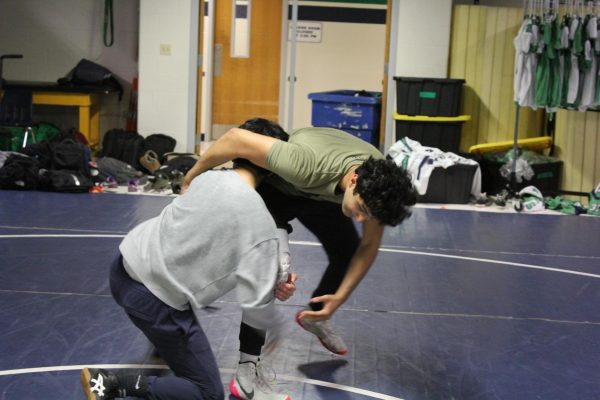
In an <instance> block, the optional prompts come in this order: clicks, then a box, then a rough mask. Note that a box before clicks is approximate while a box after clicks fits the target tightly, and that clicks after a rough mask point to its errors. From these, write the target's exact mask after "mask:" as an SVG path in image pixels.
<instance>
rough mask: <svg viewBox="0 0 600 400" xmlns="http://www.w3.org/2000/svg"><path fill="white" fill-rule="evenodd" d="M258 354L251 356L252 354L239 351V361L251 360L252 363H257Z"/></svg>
mask: <svg viewBox="0 0 600 400" xmlns="http://www.w3.org/2000/svg"><path fill="white" fill-rule="evenodd" d="M258 358H259V356H253V355H252V354H248V353H243V352H241V351H240V363H244V362H248V361H252V362H253V363H254V364H256V363H258Z"/></svg>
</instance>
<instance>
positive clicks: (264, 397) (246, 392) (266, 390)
mask: <svg viewBox="0 0 600 400" xmlns="http://www.w3.org/2000/svg"><path fill="white" fill-rule="evenodd" d="M229 392H230V393H231V395H232V396H233V397H235V398H237V399H244V400H292V398H291V397H290V396H289V395H287V394H282V393H275V392H274V391H273V389H272V388H271V386H270V385H269V383H268V382H267V380H266V379H265V377H264V375H263V371H262V367H261V364H260V362H259V363H258V364H255V363H254V362H252V361H246V362H241V363H239V364H238V369H237V371H236V373H235V376H234V377H233V378H232V379H231V381H230V382H229Z"/></svg>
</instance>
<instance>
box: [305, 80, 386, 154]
mask: <svg viewBox="0 0 600 400" xmlns="http://www.w3.org/2000/svg"><path fill="white" fill-rule="evenodd" d="M308 98H309V99H310V100H312V119H311V120H312V125H313V126H318V127H326V128H337V129H341V130H343V131H345V132H348V133H350V134H352V135H354V136H356V137H359V138H361V139H362V140H364V141H366V142H369V143H371V144H372V145H374V146H375V147H377V146H379V121H380V117H381V92H367V91H365V90H334V91H329V92H316V93H309V95H308Z"/></svg>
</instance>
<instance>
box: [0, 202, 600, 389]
mask: <svg viewBox="0 0 600 400" xmlns="http://www.w3.org/2000/svg"><path fill="white" fill-rule="evenodd" d="M171 200H172V198H169V197H158V196H126V195H121V194H109V193H106V194H57V193H43V192H17V191H2V192H0V252H1V254H2V256H1V258H0V400H4V399H9V400H31V399H42V398H43V399H47V400H64V399H84V395H83V393H82V391H81V388H80V383H79V370H80V369H81V368H82V367H84V366H98V365H99V366H103V367H107V368H119V369H133V370H143V371H144V372H145V373H161V374H165V373H169V371H168V370H167V369H166V367H165V366H164V365H163V364H162V362H161V360H160V359H156V358H155V357H154V355H153V350H152V347H151V346H150V344H149V343H148V342H147V340H146V339H145V337H144V336H143V335H142V334H141V333H140V332H139V331H138V330H137V329H136V328H135V327H134V326H133V325H132V324H131V323H130V322H129V320H128V319H127V317H126V316H125V314H124V313H123V311H122V310H121V309H120V308H119V307H118V306H117V305H116V304H115V303H114V301H113V299H112V298H111V296H110V294H109V288H108V279H107V276H108V268H109V264H110V261H111V260H112V258H113V256H114V255H115V254H116V251H117V246H118V244H119V243H120V241H121V240H122V238H123V236H124V235H125V234H126V233H127V232H128V231H129V230H130V229H131V228H133V227H134V226H135V225H136V224H138V223H139V222H141V221H143V220H145V219H147V218H150V217H153V216H155V215H157V214H158V213H159V211H160V210H161V209H162V208H163V207H164V206H165V205H166V204H167V203H168V202H170V201H171ZM199 229H200V231H201V227H199ZM599 238H600V219H599V218H595V217H584V216H579V217H573V216H562V215H533V214H516V213H493V212H478V211H469V210H447V209H446V210H443V209H434V208H422V207H417V208H415V209H414V212H413V216H412V217H411V218H410V219H409V220H407V221H406V222H405V223H404V224H402V225H401V226H399V227H395V228H387V229H386V233H385V237H384V239H383V242H382V247H381V251H380V253H379V256H378V258H377V261H376V263H375V265H374V266H373V267H372V269H371V271H370V272H369V274H368V275H367V276H366V278H365V279H364V280H363V282H362V283H361V285H360V286H359V287H358V288H357V289H356V290H355V292H354V294H353V295H352V297H351V298H350V299H349V300H348V301H347V302H346V304H344V306H343V307H342V308H341V309H340V310H339V311H338V312H337V313H336V315H335V317H334V320H333V322H334V324H335V326H336V327H337V329H338V331H339V333H340V334H341V335H342V336H343V337H344V339H345V341H346V343H347V344H348V346H349V354H348V355H347V356H345V357H338V356H334V355H332V354H330V353H329V352H327V351H326V350H325V349H324V348H323V347H321V345H320V343H319V342H318V340H317V339H316V338H315V337H314V336H312V335H310V334H308V333H306V332H305V331H303V330H302V329H300V328H299V327H298V326H297V325H296V323H295V322H294V321H293V316H294V314H295V313H296V312H297V311H298V310H299V309H300V308H301V307H303V306H304V304H306V302H307V300H308V299H309V298H310V293H311V292H312V289H313V288H314V286H315V285H316V282H317V280H318V279H319V277H320V275H321V273H322V271H323V267H324V265H325V262H326V260H325V255H324V253H323V251H322V249H321V248H320V246H319V244H318V243H317V242H316V240H315V239H314V237H312V235H311V234H310V233H309V232H307V231H306V230H305V229H304V228H303V227H302V226H301V225H298V224H296V225H295V231H294V232H293V233H292V234H291V236H290V239H291V249H292V257H293V265H294V268H295V270H296V272H297V273H298V274H299V275H300V279H299V281H298V291H297V294H296V295H295V296H294V297H293V298H292V299H290V300H289V301H288V302H286V303H278V307H279V308H280V309H281V310H282V312H283V313H284V314H285V315H287V317H288V319H289V324H288V326H287V331H286V332H287V334H286V339H285V340H284V341H283V343H282V345H281V346H280V347H279V348H278V349H277V350H276V351H275V352H274V353H273V354H272V355H271V356H270V357H269V359H268V360H267V362H266V363H268V364H270V365H271V366H272V368H273V370H274V371H275V372H276V373H277V381H276V383H274V387H275V390H277V391H287V392H289V393H290V394H291V395H292V398H293V399H294V400H313V399H335V400H354V399H405V400H422V399H435V400H437V399H481V400H483V399H510V400H514V399H561V400H564V399H598V398H600V368H599V365H600V312H599V311H598V310H599V306H598V305H599V304H600V246H599V243H600V241H599ZM198 316H199V318H200V321H201V325H202V326H203V328H204V329H205V331H206V333H207V336H208V337H209V339H210V341H211V344H212V346H213V351H214V352H215V354H216V356H217V360H218V361H219V364H220V368H221V373H222V378H223V382H224V383H227V382H228V381H229V379H230V377H231V375H232V374H233V372H234V370H235V367H236V363H237V359H238V347H237V346H238V339H237V335H238V326H239V319H240V311H239V307H238V306H237V304H236V303H235V294H234V293H230V294H228V295H227V296H225V297H224V298H222V299H220V300H219V301H218V302H217V303H215V304H214V306H213V307H210V308H208V309H204V310H202V311H200V312H199V314H198Z"/></svg>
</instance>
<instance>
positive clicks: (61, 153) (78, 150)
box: [50, 139, 90, 177]
mask: <svg viewBox="0 0 600 400" xmlns="http://www.w3.org/2000/svg"><path fill="white" fill-rule="evenodd" d="M51 148H52V159H51V162H50V169H52V170H69V171H76V172H79V173H81V174H83V175H85V176H88V177H89V176H90V150H89V147H87V146H85V145H83V144H81V143H78V142H76V141H74V140H73V139H63V140H62V141H60V142H58V143H53V144H52V147H51Z"/></svg>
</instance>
